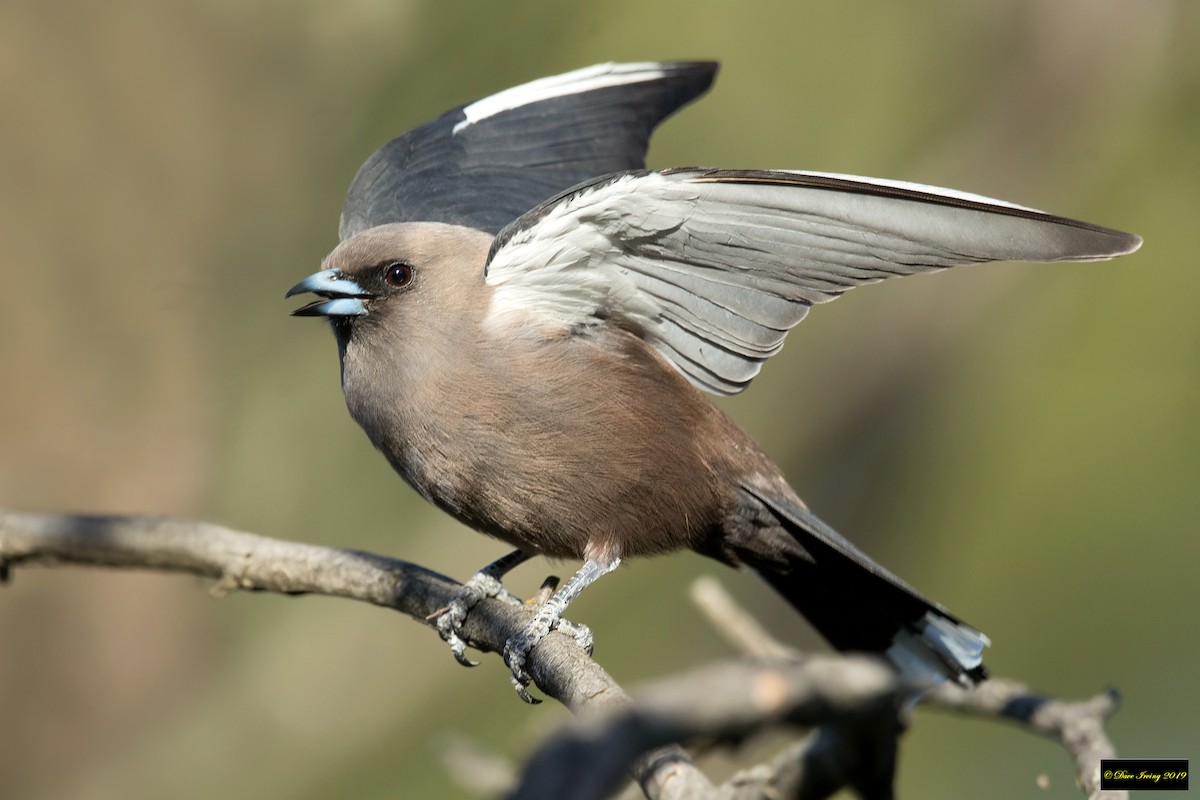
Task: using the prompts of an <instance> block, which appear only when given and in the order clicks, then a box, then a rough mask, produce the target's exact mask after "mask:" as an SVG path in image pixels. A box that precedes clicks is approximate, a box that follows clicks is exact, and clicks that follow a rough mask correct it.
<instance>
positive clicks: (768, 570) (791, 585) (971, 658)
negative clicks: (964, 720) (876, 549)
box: [739, 487, 990, 683]
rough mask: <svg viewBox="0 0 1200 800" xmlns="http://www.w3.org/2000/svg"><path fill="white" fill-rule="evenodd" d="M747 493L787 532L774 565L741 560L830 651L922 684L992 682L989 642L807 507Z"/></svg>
mask: <svg viewBox="0 0 1200 800" xmlns="http://www.w3.org/2000/svg"><path fill="white" fill-rule="evenodd" d="M746 491H747V492H748V493H749V494H751V495H752V496H753V497H754V498H756V499H757V500H758V501H759V502H761V503H762V504H764V505H765V506H766V508H767V509H768V510H769V511H770V512H771V513H772V515H773V516H775V517H776V518H778V520H779V522H780V525H781V527H782V531H780V532H779V535H778V537H777V539H776V541H773V542H772V543H771V545H772V546H770V547H768V548H767V551H768V552H769V553H770V556H769V557H766V558H764V557H763V553H762V551H761V550H760V549H759V548H753V547H751V548H748V549H747V550H746V551H745V552H739V556H740V557H742V559H743V561H745V563H747V564H748V565H749V566H751V567H753V568H754V569H755V570H756V571H757V572H758V574H759V575H761V576H762V577H763V579H764V580H766V581H767V582H768V583H769V584H771V586H772V587H773V588H774V589H775V590H776V591H777V592H779V593H780V594H781V595H783V597H784V598H785V599H786V600H787V601H788V602H789V603H791V605H792V606H793V607H794V608H795V609H796V610H797V611H799V612H800V613H801V614H803V615H804V617H805V618H806V619H808V620H809V622H811V623H812V625H813V627H815V628H816V629H817V630H818V631H819V632H820V633H821V635H822V636H824V637H825V638H826V639H828V640H829V643H830V644H832V645H833V646H834V647H836V648H837V649H838V650H847V651H858V652H872V653H881V654H883V655H885V656H887V657H888V658H889V659H890V660H891V661H892V662H893V663H894V664H895V665H896V666H897V667H898V668H899V669H900V670H901V671H902V672H904V673H905V674H907V675H911V676H913V677H917V678H924V679H933V680H940V679H941V678H951V679H953V680H955V681H957V682H959V683H974V682H978V681H980V680H982V679H983V678H985V677H987V671H986V669H985V668H984V666H983V648H985V647H987V646H988V644H990V642H989V641H988V638H987V637H986V636H985V635H983V634H982V633H980V632H979V631H977V630H975V629H974V628H972V627H971V626H970V625H967V624H965V623H963V622H962V621H961V620H959V619H958V618H957V617H955V616H953V615H952V614H950V613H949V612H947V611H946V610H945V609H943V608H942V607H941V606H939V605H937V604H936V603H933V602H931V601H929V600H927V599H925V598H924V597H922V596H921V595H920V594H919V593H918V592H917V591H916V590H915V589H913V588H912V587H911V586H909V585H908V584H906V583H905V582H904V581H902V580H900V579H899V578H898V577H896V576H895V575H893V574H892V573H890V572H888V571H887V570H886V569H884V568H883V567H882V566H880V565H879V564H877V563H876V562H875V561H873V560H872V559H871V558H870V557H868V556H867V555H866V554H865V553H863V552H862V551H861V550H859V549H858V548H857V547H855V546H854V545H853V544H851V543H850V542H849V541H848V540H846V539H845V538H844V537H842V536H841V535H840V534H838V533H837V532H836V531H835V530H833V528H831V527H829V526H828V525H826V524H825V523H824V522H822V521H821V520H820V519H819V518H818V517H817V516H816V515H814V514H813V513H812V512H811V511H809V510H808V509H807V508H805V507H804V506H801V505H797V504H795V503H793V502H787V501H786V500H782V499H780V498H777V497H773V496H769V495H766V494H761V493H759V492H757V491H755V490H753V489H750V488H748V487H747V489H746ZM785 532H786V535H783V534H784V533H785ZM781 550H782V557H781V553H780V551H781Z"/></svg>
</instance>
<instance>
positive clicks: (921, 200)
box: [487, 168, 1141, 394]
mask: <svg viewBox="0 0 1200 800" xmlns="http://www.w3.org/2000/svg"><path fill="white" fill-rule="evenodd" d="M1140 245H1141V239H1140V238H1139V237H1137V236H1134V235H1132V234H1128V233H1122V232H1120V231H1115V230H1111V229H1109V228H1102V227H1099V226H1096V225H1090V224H1088V223H1086V222H1077V221H1075V220H1070V219H1065V218H1063V217H1055V216H1051V215H1049V214H1044V213H1042V212H1040V211H1035V210H1033V209H1029V208H1024V207H1022V206H1017V205H1012V204H1010V203H1005V202H1002V201H998V200H991V199H989V198H986V197H980V196H978V195H972V194H967V193H964V192H956V191H953V190H948V189H939V188H936V187H931V186H922V185H920V184H912V183H905V182H901V181H885V180H877V179H873V178H859V177H855V176H850V175H835V174H829V173H817V172H775V171H734V170H715V169H694V168H691V169H673V170H663V171H660V172H645V171H642V172H631V173H625V174H621V175H612V176H608V177H605V178H602V179H599V180H596V181H593V182H591V183H588V184H586V185H582V186H577V187H575V188H574V189H572V190H570V191H568V192H565V193H563V194H562V195H560V196H558V197H556V198H554V199H552V200H550V201H547V202H546V203H544V204H543V205H541V206H540V207H538V208H536V209H534V210H533V211H530V212H529V213H527V214H525V215H524V216H522V217H521V218H520V219H518V220H516V221H515V222H513V223H512V224H511V225H509V226H508V227H506V228H505V229H504V230H503V231H501V233H500V234H499V235H498V236H497V237H496V241H495V243H494V244H493V246H492V251H491V254H490V256H489V259H488V268H487V282H488V283H489V284H491V285H493V286H494V287H495V293H494V294H493V299H492V306H491V309H490V311H489V315H488V324H489V325H491V326H494V327H497V328H499V327H504V326H530V325H532V326H537V327H540V328H542V329H543V330H546V331H554V330H563V331H565V330H576V329H578V328H579V327H581V326H587V325H591V324H598V323H599V322H601V321H604V320H608V321H612V322H615V323H616V324H619V325H622V326H623V327H626V328H629V329H630V330H633V331H636V332H637V333H638V334H639V335H641V336H642V337H643V338H644V339H646V341H648V342H649V343H650V344H652V345H653V346H654V347H656V348H657V349H658V350H659V351H660V352H661V353H662V354H663V355H664V356H665V357H666V358H667V359H668V360H669V361H670V362H671V363H672V364H673V365H674V366H675V367H677V368H678V369H679V370H680V371H681V372H682V373H683V374H684V375H686V376H687V377H688V378H689V379H690V380H691V381H692V382H693V383H694V384H696V385H697V386H699V387H700V388H702V389H706V390H708V391H712V392H715V393H717V394H735V393H737V392H739V391H741V390H742V389H744V388H745V387H746V386H747V385H748V384H749V383H750V381H751V380H752V379H753V378H754V376H755V375H757V374H758V371H759V369H760V368H761V367H762V363H763V362H764V361H765V360H766V359H767V358H769V357H770V356H772V355H774V354H775V353H777V352H779V349H780V348H781V347H782V346H783V340H784V337H785V336H786V334H787V332H788V330H789V329H790V328H792V326H794V325H796V323H798V322H800V320H802V319H804V316H805V315H806V314H807V313H808V310H809V307H810V306H812V305H813V304H814V303H824V302H828V301H830V300H833V299H834V298H836V297H838V296H840V295H841V294H842V293H843V292H845V291H846V290H848V289H852V288H854V287H855V286H861V285H863V284H867V283H875V282H876V281H880V280H883V279H884V278H889V277H891V276H893V275H911V274H913V273H917V272H928V271H932V270H939V269H945V268H946V267H952V266H955V265H958V264H975V263H979V262H983V261H1094V260H1101V259H1107V258H1112V257H1114V256H1118V255H1122V254H1125V253H1130V252H1133V251H1134V250H1136V249H1137V248H1138V247H1139V246H1140Z"/></svg>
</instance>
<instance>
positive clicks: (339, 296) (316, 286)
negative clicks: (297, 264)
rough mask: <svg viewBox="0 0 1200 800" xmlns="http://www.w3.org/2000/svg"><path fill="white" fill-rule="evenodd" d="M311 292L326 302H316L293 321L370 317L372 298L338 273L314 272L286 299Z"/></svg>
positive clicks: (295, 315) (330, 270)
mask: <svg viewBox="0 0 1200 800" xmlns="http://www.w3.org/2000/svg"><path fill="white" fill-rule="evenodd" d="M304 292H311V293H313V294H316V295H320V296H321V297H323V298H325V299H324V300H315V301H313V302H311V303H309V304H308V305H306V306H301V307H300V308H297V309H296V310H295V311H293V312H292V316H293V317H361V316H362V315H363V314H366V313H367V307H366V303H365V301H366V299H367V298H368V297H370V295H369V294H367V293H366V292H364V291H363V289H362V287H361V286H359V285H358V284H357V283H355V282H354V281H352V280H350V279H349V278H347V277H346V276H345V275H343V274H342V273H341V271H339V270H336V269H323V270H321V271H320V272H314V273H313V274H312V275H309V276H308V277H307V278H305V279H304V280H302V281H300V282H299V283H297V284H296V285H295V286H293V287H292V288H290V289H288V291H287V294H286V295H284V297H291V296H292V295H294V294H301V293H304Z"/></svg>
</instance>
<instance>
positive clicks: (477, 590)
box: [430, 550, 533, 667]
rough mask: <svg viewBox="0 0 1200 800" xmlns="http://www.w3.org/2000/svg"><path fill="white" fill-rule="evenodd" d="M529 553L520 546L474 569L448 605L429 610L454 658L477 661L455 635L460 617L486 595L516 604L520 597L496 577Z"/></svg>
mask: <svg viewBox="0 0 1200 800" xmlns="http://www.w3.org/2000/svg"><path fill="white" fill-rule="evenodd" d="M532 557H533V554H532V553H526V552H524V551H522V550H514V551H512V552H511V553H509V554H508V555H505V556H501V557H500V558H498V559H496V560H495V561H493V562H492V563H491V564H488V565H487V566H486V567H484V568H483V569H481V570H479V572H476V573H475V574H474V575H473V576H472V577H471V579H470V580H469V581H467V582H466V583H464V584H463V585H462V588H461V589H459V590H458V593H457V594H455V595H454V597H453V598H452V599H451V600H450V604H449V605H447V606H446V607H445V608H443V609H441V610H439V611H436V612H434V613H433V614H430V617H431V618H432V617H436V620H435V622H434V625H435V626H436V627H437V631H438V634H439V635H440V636H441V637H442V641H444V642H445V643H446V644H448V645H450V652H451V653H453V654H454V659H455V660H456V661H457V662H458V663H460V664H462V665H463V666H464V667H474V666H476V665H477V663H478V662H475V661H472V660H471V659H469V658H467V643H466V642H464V641H463V640H462V638H461V637H460V636H459V635H458V631H459V629H460V628H462V624H463V621H464V620H465V619H466V618H467V612H468V611H470V610H471V609H472V608H474V607H475V606H476V605H477V604H478V603H479V601H480V600H483V599H485V598H488V597H499V598H500V599H501V600H503V601H505V602H506V603H517V604H520V602H521V601H520V600H519V599H517V598H516V597H514V596H513V595H511V594H509V593H508V590H507V589H505V588H504V585H503V584H501V583H500V579H501V578H503V577H504V576H505V575H507V574H508V573H509V572H511V571H512V570H513V569H514V568H515V567H517V566H519V565H520V564H523V563H525V562H526V561H528V560H529V559H530V558H532Z"/></svg>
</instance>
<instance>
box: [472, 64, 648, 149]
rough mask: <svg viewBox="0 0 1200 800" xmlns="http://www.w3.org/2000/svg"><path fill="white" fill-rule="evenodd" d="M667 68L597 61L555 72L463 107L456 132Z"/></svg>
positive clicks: (635, 81) (639, 79)
mask: <svg viewBox="0 0 1200 800" xmlns="http://www.w3.org/2000/svg"><path fill="white" fill-rule="evenodd" d="M666 74H667V73H666V71H665V70H663V69H662V68H661V66H660V65H658V64H656V63H653V62H643V63H638V64H611V63H610V64H596V65H595V66H591V67H585V68H583V69H577V70H575V71H574V72H567V73H564V74H562V75H552V76H550V77H549V78H539V79H538V80H536V81H530V82H529V83H523V84H521V85H520V86H514V87H513V88H511V89H505V90H504V91H502V92H497V93H496V94H493V95H491V96H489V97H485V98H483V99H482V100H477V101H475V102H474V103H471V104H470V105H469V106H466V107H465V108H463V114H464V115H465V117H466V118H465V119H463V120H462V121H461V122H459V123H458V124H457V125H455V126H454V130H453V133H458V132H459V131H461V130H463V129H464V128H466V127H468V126H470V125H474V124H475V123H476V122H479V121H480V120H484V119H487V118H488V117H494V116H495V115H496V114H499V113H501V112H504V111H509V110H511V109H514V108H520V107H521V106H526V105H529V104H530V103H540V102H542V101H543V100H550V99H552V98H555V97H565V96H567V95H572V94H583V93H585V92H591V91H595V90H596V89H605V88H607V87H609V86H622V85H624V84H627V83H640V82H642V81H650V80H655V79H657V78H661V77H664V76H665V75H666Z"/></svg>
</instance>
